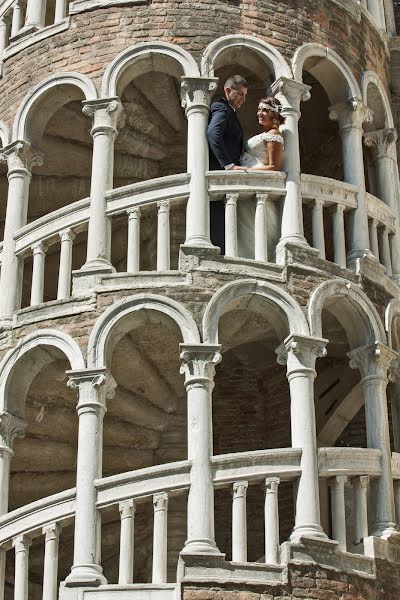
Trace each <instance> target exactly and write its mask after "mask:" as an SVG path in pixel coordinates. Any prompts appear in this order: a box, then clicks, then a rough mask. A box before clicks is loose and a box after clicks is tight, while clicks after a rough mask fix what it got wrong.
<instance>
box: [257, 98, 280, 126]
mask: <svg viewBox="0 0 400 600" xmlns="http://www.w3.org/2000/svg"><path fill="white" fill-rule="evenodd" d="M260 104H264V105H265V107H266V108H267V107H268V108H269V110H268V113H269V116H270V117H271V119H272V122H273V124H274V128H275V129H279V127H280V126H281V125H283V123H284V122H285V117H283V116H282V115H281V111H282V104H281V103H280V102H279V100H278V98H274V97H273V96H267V97H266V98H261V100H259V101H258V105H259V106H260Z"/></svg>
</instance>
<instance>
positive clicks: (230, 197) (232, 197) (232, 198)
mask: <svg viewBox="0 0 400 600" xmlns="http://www.w3.org/2000/svg"><path fill="white" fill-rule="evenodd" d="M238 200H239V194H238V193H235V192H229V193H228V194H225V204H236V203H237V201H238Z"/></svg>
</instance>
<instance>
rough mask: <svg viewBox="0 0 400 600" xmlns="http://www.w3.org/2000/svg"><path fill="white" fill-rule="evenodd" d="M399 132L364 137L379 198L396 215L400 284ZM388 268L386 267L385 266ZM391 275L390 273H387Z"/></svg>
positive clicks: (383, 131)
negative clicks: (372, 166) (396, 158)
mask: <svg viewBox="0 0 400 600" xmlns="http://www.w3.org/2000/svg"><path fill="white" fill-rule="evenodd" d="M396 140H397V131H396V130H395V129H390V128H388V129H379V130H377V131H368V132H367V133H365V135H364V144H365V145H366V146H367V147H368V148H370V150H371V154H372V160H373V164H374V167H375V169H376V180H377V187H378V189H377V196H378V198H380V199H381V200H382V201H383V202H385V204H387V205H388V206H389V207H390V208H391V209H392V210H393V211H394V213H395V215H396V229H395V231H394V234H393V240H392V257H391V262H392V265H391V266H392V270H393V273H392V274H391V275H392V277H393V279H395V280H396V281H398V282H400V240H399V233H398V231H397V229H398V227H399V209H398V206H397V203H398V198H397V196H398V189H399V187H398V177H399V175H398V167H397V161H396V160H395V152H396ZM385 266H386V265H385ZM387 274H388V275H390V273H387Z"/></svg>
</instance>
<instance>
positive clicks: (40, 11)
mask: <svg viewBox="0 0 400 600" xmlns="http://www.w3.org/2000/svg"><path fill="white" fill-rule="evenodd" d="M45 18H46V0H28V1H27V4H26V17H25V27H26V28H31V27H32V28H34V29H41V28H42V27H44V22H45Z"/></svg>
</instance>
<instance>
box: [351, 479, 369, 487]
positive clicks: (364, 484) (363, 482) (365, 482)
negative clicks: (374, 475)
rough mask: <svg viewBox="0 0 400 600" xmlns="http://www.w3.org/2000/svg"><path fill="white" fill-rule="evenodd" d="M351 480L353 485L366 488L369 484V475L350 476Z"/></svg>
mask: <svg viewBox="0 0 400 600" xmlns="http://www.w3.org/2000/svg"><path fill="white" fill-rule="evenodd" d="M351 482H352V484H353V485H357V486H358V487H360V488H362V489H364V490H366V489H367V488H368V486H369V475H356V476H355V477H352V478H351Z"/></svg>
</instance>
